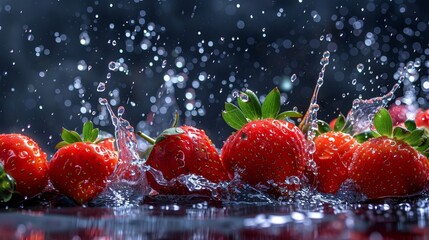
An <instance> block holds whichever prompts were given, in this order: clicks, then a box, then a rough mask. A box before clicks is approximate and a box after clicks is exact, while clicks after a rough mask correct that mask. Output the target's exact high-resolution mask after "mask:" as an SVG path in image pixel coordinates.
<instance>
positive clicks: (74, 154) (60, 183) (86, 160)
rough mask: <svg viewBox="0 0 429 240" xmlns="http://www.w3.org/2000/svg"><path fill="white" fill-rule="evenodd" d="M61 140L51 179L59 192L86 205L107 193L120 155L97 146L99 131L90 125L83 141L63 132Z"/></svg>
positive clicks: (72, 133) (74, 134)
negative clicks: (110, 178) (106, 190)
mask: <svg viewBox="0 0 429 240" xmlns="http://www.w3.org/2000/svg"><path fill="white" fill-rule="evenodd" d="M61 137H62V139H63V140H64V141H62V142H60V143H58V144H57V146H56V148H57V149H58V151H57V152H56V153H55V154H54V156H53V157H52V159H51V162H50V169H49V176H50V179H51V182H52V184H53V185H54V187H55V188H56V189H57V190H58V191H59V192H61V193H62V194H65V195H67V196H68V197H70V198H72V199H74V200H75V201H76V202H77V203H79V204H83V203H85V202H88V201H90V200H91V199H93V198H95V197H96V196H98V195H99V194H100V193H101V192H103V191H104V189H105V188H106V186H107V183H108V180H109V177H110V175H112V173H113V171H114V170H115V167H116V164H117V163H118V153H117V152H116V151H113V150H112V149H107V148H105V147H103V146H100V145H98V144H97V142H96V139H97V137H98V129H97V128H95V129H94V128H93V125H92V123H91V122H86V123H85V124H84V127H83V139H82V138H81V137H80V136H79V134H78V133H77V132H74V131H69V130H67V129H64V128H63V131H62V133H61Z"/></svg>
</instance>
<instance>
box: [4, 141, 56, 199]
mask: <svg viewBox="0 0 429 240" xmlns="http://www.w3.org/2000/svg"><path fill="white" fill-rule="evenodd" d="M0 162H1V163H2V164H3V165H4V169H5V171H6V173H8V174H10V175H11V176H12V177H13V178H14V179H15V181H16V184H17V187H16V191H17V192H19V193H20V194H22V195H23V196H27V197H32V196H34V195H37V194H38V193H41V192H42V191H43V190H44V188H45V187H46V185H47V184H48V162H47V160H46V153H45V152H43V150H42V149H41V148H40V147H39V146H38V145H37V143H36V142H35V141H34V140H33V139H31V138H30V137H28V136H25V135H22V134H0Z"/></svg>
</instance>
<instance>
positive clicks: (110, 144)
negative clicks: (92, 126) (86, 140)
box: [97, 137, 116, 151]
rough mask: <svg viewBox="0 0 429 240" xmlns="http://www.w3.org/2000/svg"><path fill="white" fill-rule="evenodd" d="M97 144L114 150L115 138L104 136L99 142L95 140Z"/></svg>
mask: <svg viewBox="0 0 429 240" xmlns="http://www.w3.org/2000/svg"><path fill="white" fill-rule="evenodd" d="M97 145H98V146H103V147H104V148H106V149H107V150H110V151H116V140H115V138H113V137H111V138H105V139H103V140H101V141H99V142H97Z"/></svg>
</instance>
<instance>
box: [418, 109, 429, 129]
mask: <svg viewBox="0 0 429 240" xmlns="http://www.w3.org/2000/svg"><path fill="white" fill-rule="evenodd" d="M415 122H416V126H417V127H424V128H429V109H426V110H421V109H419V110H418V111H417V113H416V118H415Z"/></svg>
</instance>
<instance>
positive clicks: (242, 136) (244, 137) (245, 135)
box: [240, 132, 247, 140]
mask: <svg viewBox="0 0 429 240" xmlns="http://www.w3.org/2000/svg"><path fill="white" fill-rule="evenodd" d="M240 137H241V140H247V134H246V133H244V132H243V133H241V136H240Z"/></svg>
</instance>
